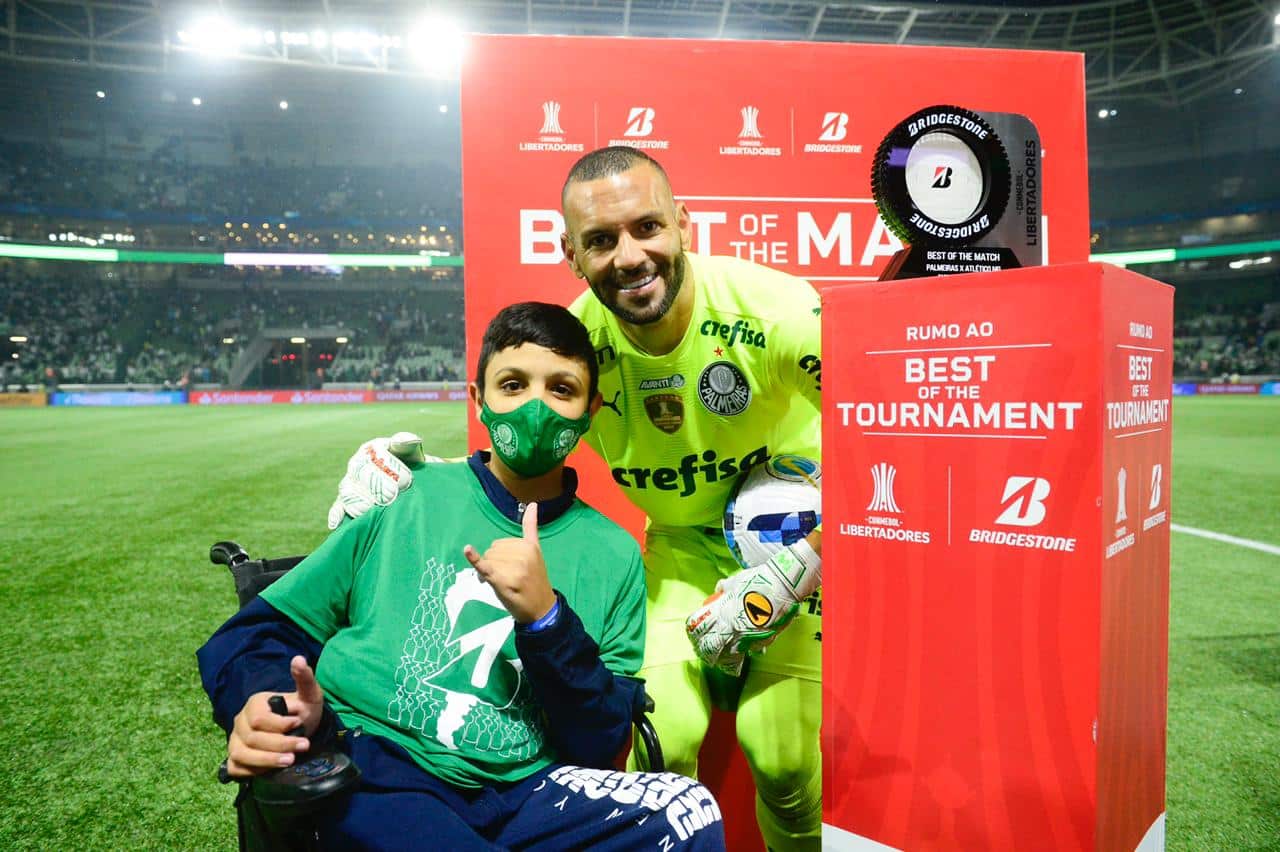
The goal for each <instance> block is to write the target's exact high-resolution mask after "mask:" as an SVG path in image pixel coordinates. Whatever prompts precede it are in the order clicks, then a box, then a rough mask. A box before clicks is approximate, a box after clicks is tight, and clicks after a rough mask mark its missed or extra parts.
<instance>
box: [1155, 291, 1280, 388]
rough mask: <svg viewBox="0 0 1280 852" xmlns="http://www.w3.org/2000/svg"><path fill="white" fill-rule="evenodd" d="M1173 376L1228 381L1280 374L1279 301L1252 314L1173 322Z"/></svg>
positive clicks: (1208, 315) (1211, 314)
mask: <svg viewBox="0 0 1280 852" xmlns="http://www.w3.org/2000/svg"><path fill="white" fill-rule="evenodd" d="M1173 333H1174V341H1173V352H1174V366H1173V372H1174V375H1175V376H1177V377H1180V378H1188V379H1214V380H1223V381H1225V380H1227V379H1229V378H1230V377H1232V376H1268V377H1271V376H1277V375H1280V303H1276V302H1272V303H1268V304H1265V305H1262V306H1260V308H1258V309H1257V310H1253V311H1247V312H1244V311H1231V312H1227V311H1226V310H1225V309H1224V308H1222V307H1221V306H1219V307H1218V308H1217V310H1216V311H1215V312H1208V313H1197V314H1194V315H1192V316H1190V317H1187V318H1185V319H1184V318H1181V317H1179V318H1177V320H1176V321H1175V323H1174V332H1173Z"/></svg>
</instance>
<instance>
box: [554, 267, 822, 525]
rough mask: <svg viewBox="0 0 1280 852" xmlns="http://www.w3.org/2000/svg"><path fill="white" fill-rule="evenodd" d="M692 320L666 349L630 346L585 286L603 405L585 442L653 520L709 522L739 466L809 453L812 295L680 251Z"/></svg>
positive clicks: (768, 276)
mask: <svg viewBox="0 0 1280 852" xmlns="http://www.w3.org/2000/svg"><path fill="white" fill-rule="evenodd" d="M685 256H686V258H687V259H688V263H689V274H690V276H691V279H690V280H686V282H685V286H686V287H687V286H690V284H691V283H692V286H693V287H694V307H693V318H692V320H691V322H690V323H689V328H688V330H687V331H686V332H685V335H684V338H683V339H682V340H681V341H680V343H679V345H677V346H676V348H675V349H673V350H672V351H671V352H670V353H668V354H666V355H658V356H654V355H648V354H646V353H644V352H641V351H640V350H638V349H637V348H636V347H635V346H634V345H632V343H631V342H630V341H629V340H628V339H627V337H626V335H624V334H623V333H622V330H621V329H620V328H619V326H618V319H617V317H615V316H614V315H613V314H612V313H610V312H609V310H608V309H607V308H605V307H604V306H603V305H601V304H600V302H599V300H597V299H596V298H595V296H594V295H593V294H592V293H591V292H590V291H587V292H586V293H583V294H582V295H581V296H579V297H578V299H577V300H575V301H574V303H573V304H572V305H571V306H570V308H569V309H570V310H571V311H572V312H573V313H574V314H575V315H576V316H578V317H579V318H580V319H581V320H582V322H583V324H585V325H586V327H587V330H588V331H589V332H590V334H591V340H592V344H593V345H594V346H595V350H596V357H597V360H599V362H600V393H601V394H602V395H603V396H604V405H603V406H602V407H601V408H600V410H599V412H597V414H596V416H595V417H594V418H592V423H591V431H590V432H588V433H587V436H586V440H587V443H589V444H590V445H591V446H592V447H593V448H595V450H596V451H597V452H599V453H600V455H601V456H603V457H604V460H605V462H607V463H608V465H609V468H610V471H611V472H612V474H613V479H614V481H615V482H617V483H618V485H620V486H621V487H622V489H623V491H624V492H625V493H626V495H627V497H628V498H629V499H630V500H631V502H633V503H635V504H636V505H637V506H639V507H640V508H641V509H643V510H644V512H645V513H646V514H647V515H648V516H649V520H650V521H651V522H653V523H657V524H664V525H669V526H706V527H719V526H720V522H721V517H722V515H723V513H724V506H725V503H726V502H727V501H728V498H729V493H730V491H731V490H732V488H733V485H734V483H735V482H736V481H737V479H738V474H739V472H741V471H743V470H745V469H747V468H749V467H751V466H752V465H755V464H758V463H759V462H762V461H764V460H765V459H766V458H768V457H769V456H772V455H776V454H777V453H797V454H800V455H806V456H809V457H810V458H815V459H816V458H818V452H819V440H820V430H819V411H820V409H821V395H820V392H821V375H822V374H821V370H822V362H821V360H820V357H821V350H820V345H819V344H820V340H821V334H820V329H821V324H820V322H821V318H820V316H819V302H818V294H817V292H816V291H814V289H813V288H812V287H811V286H810V285H809V283H808V282H806V281H803V280H801V279H799V278H796V277H794V276H791V275H788V274H786V273H783V272H778V271H777V270H774V269H769V268H767V267H763V266H759V265H757V264H754V263H750V262H748V261H745V260H739V259H737V258H733V257H720V256H710V255H705V256H704V255H695V254H692V253H686V255H685Z"/></svg>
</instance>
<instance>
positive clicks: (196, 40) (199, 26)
mask: <svg viewBox="0 0 1280 852" xmlns="http://www.w3.org/2000/svg"><path fill="white" fill-rule="evenodd" d="M239 35H240V34H239V32H238V31H237V30H236V28H235V27H233V26H232V25H231V22H230V21H228V20H227V19H226V18H222V17H217V16H212V17H204V18H197V19H196V20H195V21H193V22H192V23H191V25H190V26H188V27H186V28H185V29H181V30H178V41H179V42H181V43H182V44H184V45H187V46H188V47H192V48H195V49H196V50H209V51H229V50H234V49H235V47H236V44H237V43H238V41H239ZM258 37H259V38H261V37H262V34H261V33H259V34H258Z"/></svg>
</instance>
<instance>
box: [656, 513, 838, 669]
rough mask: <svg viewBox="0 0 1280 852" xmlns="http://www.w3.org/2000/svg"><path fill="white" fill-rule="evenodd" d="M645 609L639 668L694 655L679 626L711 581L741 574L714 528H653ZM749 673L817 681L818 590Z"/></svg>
mask: <svg viewBox="0 0 1280 852" xmlns="http://www.w3.org/2000/svg"><path fill="white" fill-rule="evenodd" d="M644 565H645V577H646V580H647V582H648V586H649V592H648V594H649V611H648V619H647V622H648V626H647V635H646V636H645V651H644V667H645V668H652V667H655V666H662V665H668V664H671V663H680V662H693V661H695V660H697V658H698V655H697V654H696V653H694V650H693V645H692V644H691V643H690V642H689V638H688V636H687V634H686V633H685V629H684V624H685V619H687V618H688V617H689V615H690V613H692V612H693V611H694V610H695V609H697V608H698V607H699V606H701V605H702V602H703V601H704V600H706V599H707V597H708V596H709V595H711V594H712V593H713V592H714V591H715V588H716V583H717V582H718V581H719V580H721V579H723V578H724V577H728V576H729V575H731V574H734V573H736V572H737V571H739V570H741V566H740V565H739V564H738V562H737V560H735V559H734V558H733V555H732V554H731V553H730V552H729V548H728V546H727V545H726V544H725V543H724V536H723V535H722V534H721V533H720V531H719V530H717V529H711V528H707V529H703V528H701V527H667V526H658V525H652V526H650V527H649V529H648V530H647V531H646V533H645V554H644ZM751 670H752V671H764V672H771V673H773V674H779V675H786V676H789V677H800V678H805V679H806V680H813V681H818V680H821V679H822V590H821V589H819V590H818V591H817V592H815V593H814V594H813V595H811V596H809V598H807V599H806V600H804V601H802V602H801V604H800V610H799V612H798V613H797V614H796V617H795V620H794V621H792V623H791V624H790V625H789V626H788V627H787V628H786V629H784V630H783V631H782V632H781V633H780V634H778V638H777V640H775V641H774V642H773V644H772V645H770V646H769V647H768V648H767V649H766V650H765V651H764V653H757V654H752V655H751Z"/></svg>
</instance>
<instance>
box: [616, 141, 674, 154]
mask: <svg viewBox="0 0 1280 852" xmlns="http://www.w3.org/2000/svg"><path fill="white" fill-rule="evenodd" d="M609 144H610V145H613V146H617V145H626V146H627V147H628V148H648V149H654V150H659V151H665V150H667V149H668V148H670V147H671V142H670V140H667V139H610V140H609Z"/></svg>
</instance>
